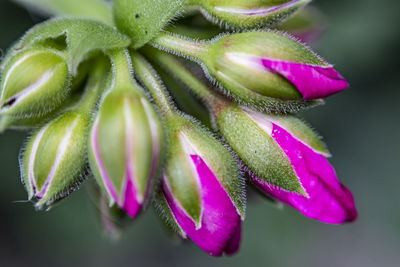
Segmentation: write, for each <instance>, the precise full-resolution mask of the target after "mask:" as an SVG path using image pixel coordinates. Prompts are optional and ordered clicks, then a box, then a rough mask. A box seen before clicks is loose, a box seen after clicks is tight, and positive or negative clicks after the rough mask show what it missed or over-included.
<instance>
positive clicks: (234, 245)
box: [225, 221, 242, 255]
mask: <svg viewBox="0 0 400 267" xmlns="http://www.w3.org/2000/svg"><path fill="white" fill-rule="evenodd" d="M241 240H242V222H241V221H239V226H237V227H236V230H235V233H234V234H233V236H232V238H231V240H230V241H229V242H228V245H227V246H226V247H225V253H226V254H227V255H233V254H235V253H236V252H238V250H239V248H240V241H241Z"/></svg>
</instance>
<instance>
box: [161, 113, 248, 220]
mask: <svg viewBox="0 0 400 267" xmlns="http://www.w3.org/2000/svg"><path fill="white" fill-rule="evenodd" d="M167 127H168V129H169V130H170V131H171V130H172V132H173V133H174V138H176V139H177V138H179V137H178V136H179V135H181V136H182V135H184V136H185V138H187V139H188V140H189V142H190V143H191V144H192V145H193V146H194V147H195V149H196V151H197V152H198V153H199V154H200V156H201V157H202V158H203V159H204V160H205V162H206V164H207V166H208V167H209V168H210V169H211V170H212V171H213V173H214V174H215V176H216V177H217V179H218V180H219V182H220V183H221V185H222V186H223V187H224V189H225V190H226V192H227V193H228V195H229V196H230V198H231V200H232V202H233V204H234V205H235V207H236V208H237V210H238V213H239V214H240V215H241V217H242V218H244V217H245V205H246V203H245V202H246V200H245V192H244V190H243V188H244V181H243V179H242V176H241V173H240V171H239V169H238V166H237V162H236V160H235V159H234V157H233V156H232V154H231V153H230V152H229V150H228V149H227V148H226V147H225V146H224V145H223V144H221V142H220V141H219V140H218V139H217V138H216V137H215V136H214V135H213V134H212V133H211V132H209V131H208V130H206V129H205V128H204V127H201V126H200V125H199V124H198V123H197V122H196V121H195V120H193V119H192V118H190V117H187V116H179V115H176V116H172V117H170V118H169V120H168V122H167ZM176 143H178V140H171V146H170V155H169V157H168V158H169V160H170V159H171V158H174V160H176V166H179V165H182V161H183V157H185V158H186V160H187V156H183V155H182V154H180V155H181V157H178V156H177V155H179V154H178V153H183V152H182V146H180V147H179V149H177V148H175V147H174V144H176ZM179 143H180V144H181V142H179ZM179 160H180V161H181V162H179ZM170 161H171V160H170ZM167 166H168V165H167ZM169 170H170V169H169V168H168V167H167V176H168V177H170V180H171V179H176V178H177V176H178V174H179V173H180V169H178V168H177V169H175V170H174V172H169ZM173 175H174V176H173ZM183 179H185V178H182V180H183ZM192 179H193V178H192ZM176 184H177V187H179V188H178V190H179V189H180V190H181V191H182V192H179V191H178V192H175V191H173V193H174V194H173V195H174V196H175V197H176V198H177V199H178V200H180V199H183V201H185V196H184V194H190V193H188V192H187V191H185V189H186V190H187V188H188V187H184V186H181V183H179V181H178V182H176ZM192 186H193V188H192V191H193V192H194V191H195V190H196V188H195V187H194V186H197V184H196V185H192ZM172 189H173V188H172ZM192 194H194V193H192ZM183 201H180V203H181V205H182V206H184V203H183ZM196 204H197V203H196V202H194V205H196ZM186 211H188V210H186Z"/></svg>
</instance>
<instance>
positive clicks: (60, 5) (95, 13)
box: [13, 0, 112, 24]
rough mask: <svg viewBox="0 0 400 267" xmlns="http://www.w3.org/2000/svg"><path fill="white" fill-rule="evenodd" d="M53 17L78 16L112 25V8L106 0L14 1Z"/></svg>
mask: <svg viewBox="0 0 400 267" xmlns="http://www.w3.org/2000/svg"><path fill="white" fill-rule="evenodd" d="M13 1H15V2H17V3H19V4H21V5H24V6H27V7H28V8H32V9H33V10H37V11H39V12H42V13H45V14H47V15H51V16H78V17H85V18H90V19H97V20H100V21H103V22H106V23H108V24H112V12H111V6H110V4H109V3H108V2H106V1H105V0H84V1H82V0H13Z"/></svg>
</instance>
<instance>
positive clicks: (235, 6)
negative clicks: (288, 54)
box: [189, 0, 310, 28]
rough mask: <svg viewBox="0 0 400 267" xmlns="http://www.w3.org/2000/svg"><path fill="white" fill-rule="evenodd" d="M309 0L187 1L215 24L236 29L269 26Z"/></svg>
mask: <svg viewBox="0 0 400 267" xmlns="http://www.w3.org/2000/svg"><path fill="white" fill-rule="evenodd" d="M309 2H310V0H189V3H191V4H192V5H197V6H200V7H201V10H202V12H203V13H204V15H205V16H206V17H207V18H208V19H210V20H211V21H214V22H216V23H225V24H227V25H229V26H233V27H238V28H255V27H259V26H264V27H265V26H271V25H274V24H276V23H278V22H281V21H282V20H284V19H286V18H287V17H288V16H290V15H291V14H293V13H294V12H295V11H296V10H298V9H299V8H301V7H303V6H304V5H306V4H308V3H309Z"/></svg>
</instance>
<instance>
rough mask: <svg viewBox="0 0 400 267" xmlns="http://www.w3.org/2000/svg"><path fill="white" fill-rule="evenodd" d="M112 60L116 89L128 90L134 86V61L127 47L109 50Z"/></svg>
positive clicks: (113, 83)
mask: <svg viewBox="0 0 400 267" xmlns="http://www.w3.org/2000/svg"><path fill="white" fill-rule="evenodd" d="M108 55H109V56H110V58H111V61H112V65H113V66H112V69H113V81H112V86H113V88H114V89H116V90H126V89H130V88H132V87H135V86H134V80H133V77H132V74H133V71H132V63H131V59H130V56H129V52H128V50H127V49H115V50H110V51H108Z"/></svg>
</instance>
